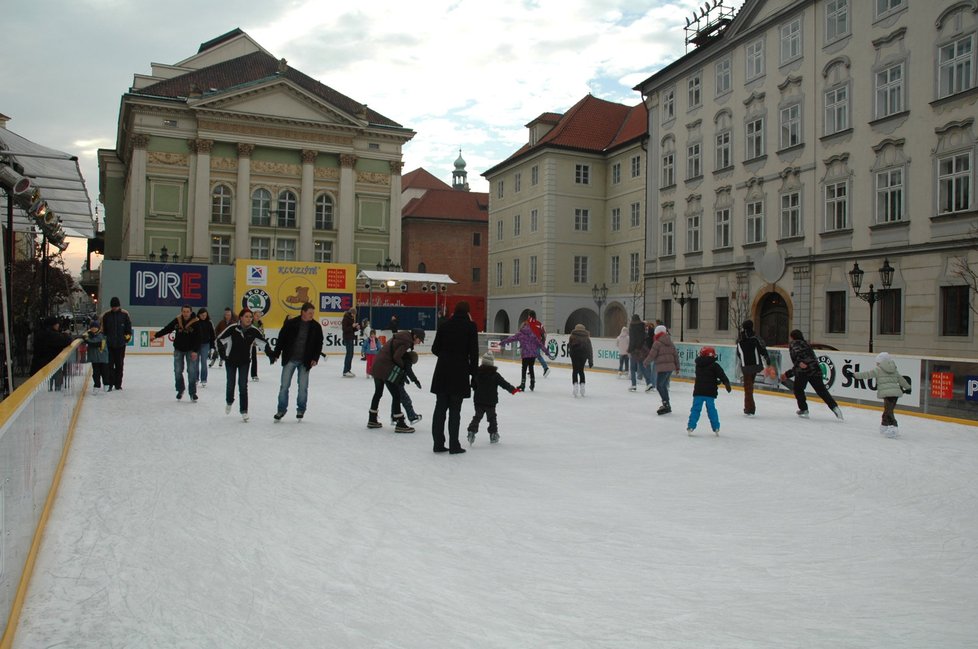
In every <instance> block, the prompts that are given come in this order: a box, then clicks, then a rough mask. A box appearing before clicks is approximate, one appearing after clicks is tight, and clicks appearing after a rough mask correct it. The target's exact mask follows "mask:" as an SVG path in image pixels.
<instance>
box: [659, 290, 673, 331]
mask: <svg viewBox="0 0 978 649" xmlns="http://www.w3.org/2000/svg"><path fill="white" fill-rule="evenodd" d="M666 290H667V291H668V289H666ZM659 313H661V314H662V321H663V322H665V323H666V326H667V327H671V326H672V300H662V308H661V309H660V310H659Z"/></svg>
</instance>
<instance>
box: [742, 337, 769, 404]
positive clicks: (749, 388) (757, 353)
mask: <svg viewBox="0 0 978 649" xmlns="http://www.w3.org/2000/svg"><path fill="white" fill-rule="evenodd" d="M737 362H738V363H739V364H740V371H741V374H743V377H744V414H745V415H747V416H748V417H753V416H754V414H755V413H756V412H757V406H756V405H755V403H754V380H755V379H756V378H757V375H758V374H760V373H761V372H762V371H763V370H764V365H765V364H767V365H770V364H771V357H770V356H768V353H767V347H765V346H764V341H763V340H761V339H760V337H758V336H757V335H756V334H755V333H754V322H753V321H752V320H744V323H743V324H742V325H740V335H739V336H738V337H737Z"/></svg>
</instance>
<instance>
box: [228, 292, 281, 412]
mask: <svg viewBox="0 0 978 649" xmlns="http://www.w3.org/2000/svg"><path fill="white" fill-rule="evenodd" d="M253 322H254V314H253V313H252V311H251V309H241V312H240V313H238V321H237V322H236V323H235V324H233V325H230V326H228V327H226V328H225V329H224V331H222V332H221V335H219V336H218V337H217V351H218V353H219V354H220V355H221V360H222V361H224V368H225V371H226V373H227V392H226V394H225V397H226V398H225V402H226V405H225V406H224V414H226V415H227V414H230V413H231V406H232V405H234V384H235V383H237V384H238V399H239V401H240V402H239V403H238V411H239V412H240V413H241V419H242V420H243V421H248V370H249V368H250V365H251V355H252V351H253V350H254V349H255V348H256V347H257V345H258V344H259V343H261V345H262V346H263V347H264V348H265V353H266V354H268V352H269V351H270V348H269V347H268V341H267V340H266V339H265V335H264V334H263V333H262V332H261V330H259V329H258V327H255V326H254V324H253Z"/></svg>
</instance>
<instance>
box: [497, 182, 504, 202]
mask: <svg viewBox="0 0 978 649" xmlns="http://www.w3.org/2000/svg"><path fill="white" fill-rule="evenodd" d="M503 193H504V189H503V181H501V180H500V181H499V182H498V183H496V198H502V197H503Z"/></svg>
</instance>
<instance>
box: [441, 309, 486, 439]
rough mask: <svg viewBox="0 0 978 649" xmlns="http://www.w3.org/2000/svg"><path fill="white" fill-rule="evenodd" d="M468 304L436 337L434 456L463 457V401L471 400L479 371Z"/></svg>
mask: <svg viewBox="0 0 978 649" xmlns="http://www.w3.org/2000/svg"><path fill="white" fill-rule="evenodd" d="M469 310H470V308H469V303H468V302H465V301H464V300H463V301H460V302H458V303H457V304H456V305H455V311H454V313H452V317H451V318H449V319H448V320H446V321H445V323H444V324H442V325H441V326H440V327H438V331H437V333H436V334H435V340H434V342H433V343H432V344H431V353H432V354H434V355H435V356H437V357H438V361H437V362H436V363H435V372H434V374H433V375H432V377H431V393H432V394H434V395H435V412H434V414H433V415H432V417H431V437H432V440H433V441H434V451H435V453H444V452H445V451H448V452H449V453H451V454H453V455H454V454H458V453H464V452H465V449H464V448H462V445H461V444H460V443H459V441H458V433H459V427H460V425H461V419H462V401H463V400H464V399H468V398H469V397H470V396H471V392H470V391H469V386H470V385H474V383H475V376H476V370H477V369H478V368H479V334H478V332H477V331H476V328H475V323H474V322H472V316H471V314H470V313H469ZM446 414H447V415H448V438H449V444H448V447H447V448H446V446H445V416H446Z"/></svg>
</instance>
